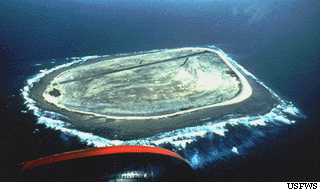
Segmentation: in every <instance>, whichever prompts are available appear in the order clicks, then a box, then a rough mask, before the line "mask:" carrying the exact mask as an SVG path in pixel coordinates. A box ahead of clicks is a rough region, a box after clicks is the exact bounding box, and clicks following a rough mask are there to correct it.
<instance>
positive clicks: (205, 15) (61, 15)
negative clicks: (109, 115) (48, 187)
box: [0, 0, 320, 181]
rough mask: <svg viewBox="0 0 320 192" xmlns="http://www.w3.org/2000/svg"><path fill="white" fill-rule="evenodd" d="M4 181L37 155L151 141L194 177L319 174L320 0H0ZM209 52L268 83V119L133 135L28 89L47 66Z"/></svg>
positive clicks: (298, 178) (264, 178) (301, 177)
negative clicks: (46, 101)
mask: <svg viewBox="0 0 320 192" xmlns="http://www.w3.org/2000/svg"><path fill="white" fill-rule="evenodd" d="M0 5H1V6H0V9H1V12H0V16H1V18H2V19H1V20H0V28H1V31H0V33H1V37H0V43H1V50H0V51H1V52H0V59H1V60H0V62H1V69H0V70H1V71H0V72H1V103H2V104H3V105H2V106H3V107H2V109H1V130H2V131H1V134H0V149H1V152H2V154H3V155H1V157H0V166H1V167H2V169H1V173H3V174H1V177H0V178H1V180H4V181H6V180H14V174H15V171H16V170H15V169H16V165H17V164H18V163H21V162H23V161H28V160H32V159H36V158H40V157H43V156H48V155H53V154H56V153H61V152H66V151H72V150H76V149H84V148H89V147H93V146H98V147H99V146H109V145H123V144H134V145H142V144H143V145H153V146H159V147H164V148H167V149H170V150H172V151H174V152H176V153H178V154H180V155H181V156H183V157H184V158H185V159H186V160H187V161H188V162H189V163H190V165H191V166H192V167H193V169H194V170H195V171H196V173H197V176H198V179H199V181H289V180H291V181H292V180H295V181H305V180H313V181H314V180H316V181H319V174H317V173H318V170H319V165H318V164H317V163H316V162H318V161H319V155H318V153H317V151H318V150H319V133H318V132H319V126H318V123H319V120H318V117H319V102H320V100H319V96H320V94H319V90H320V89H319V85H320V80H319V74H320V71H319V63H320V62H319V58H320V57H319V55H320V53H319V51H320V36H319V29H320V22H319V18H320V17H319V16H320V13H319V10H320V9H319V8H320V3H318V2H316V1H303V2H302V1H298V0H283V1H266V0H252V1H241V2H237V1H231V0H230V1H220V0H206V1H205V0H198V1H195V0H176V1H169V0H167V1H156V0H153V1H151V0H136V1H124V0H123V1H112V0H106V1H102V0H88V1H84V0H74V1H66V0H50V1H40V0H29V1H23V2H21V1H18V0H13V1H1V2H0ZM181 47H208V48H212V49H217V50H220V51H222V52H223V54H224V55H225V57H226V58H227V59H228V60H229V61H230V62H232V63H233V64H234V65H235V66H237V67H239V68H243V69H244V70H245V72H246V73H247V75H250V76H252V77H254V78H255V80H256V81H257V82H259V83H261V84H263V85H264V86H265V87H266V88H268V89H269V90H270V91H271V92H272V93H273V95H274V96H275V97H277V98H279V103H280V104H279V105H278V106H275V107H274V109H272V110H271V111H270V112H269V113H267V114H262V115H259V116H247V117H242V118H236V117H234V116H232V115H231V116H230V119H228V120H225V121H216V122H208V123H207V124H204V125H195V126H194V127H186V128H184V129H181V130H176V131H173V132H168V133H164V134H162V135H158V136H156V137H150V138H144V139H140V140H132V141H121V140H113V141H110V140H107V139H106V138H102V137H99V136H96V135H94V134H91V133H84V132H79V131H77V130H76V128H75V127H73V126H72V125H70V124H68V123H66V122H65V121H64V117H63V116H61V115H59V114H56V113H52V112H48V111H43V110H41V109H39V108H37V107H36V106H35V105H34V102H33V101H32V100H31V99H30V98H29V97H28V90H29V89H30V87H31V86H32V85H33V84H34V83H36V82H37V81H38V80H39V78H41V77H42V76H43V75H46V74H47V73H50V71H51V70H55V69H57V68H59V67H64V66H66V65H71V64H76V63H77V62H81V61H84V60H86V59H89V58H92V57H101V56H108V55H114V54H126V53H132V52H150V51H156V50H166V49H173V48H181Z"/></svg>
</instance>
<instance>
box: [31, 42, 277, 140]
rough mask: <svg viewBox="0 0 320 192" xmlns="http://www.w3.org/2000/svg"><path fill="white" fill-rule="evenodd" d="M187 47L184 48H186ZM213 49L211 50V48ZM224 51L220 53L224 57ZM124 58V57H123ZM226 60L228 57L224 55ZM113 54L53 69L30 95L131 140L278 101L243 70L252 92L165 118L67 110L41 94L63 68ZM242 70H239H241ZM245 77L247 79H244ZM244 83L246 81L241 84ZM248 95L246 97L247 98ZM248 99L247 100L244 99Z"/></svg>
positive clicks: (76, 120) (80, 125)
mask: <svg viewBox="0 0 320 192" xmlns="http://www.w3.org/2000/svg"><path fill="white" fill-rule="evenodd" d="M183 49H184V48H183ZM210 51H212V50H211V49H210ZM221 55H222V53H220V52H219V56H220V57H221ZM124 57H125V56H124ZM221 58H222V59H223V60H224V61H226V60H227V59H226V58H225V57H223V55H222V57H221ZM110 59H114V57H107V58H94V59H89V60H87V61H85V62H83V63H76V64H73V65H71V66H68V67H66V68H62V69H58V70H56V71H53V72H51V73H49V74H47V75H45V76H44V77H42V78H41V79H40V81H39V82H38V83H35V84H34V86H33V87H32V88H31V90H30V93H31V94H30V96H31V98H32V99H34V100H35V101H36V105H37V106H38V107H39V108H41V109H43V110H48V111H53V112H57V113H59V114H62V115H64V116H66V117H68V118H69V120H68V122H70V123H71V124H73V125H74V126H76V129H77V130H79V131H84V132H91V133H93V134H95V135H98V136H102V137H105V138H108V139H122V140H130V139H136V138H142V137H149V136H152V135H156V134H158V133H161V132H167V131H171V130H175V129H180V128H184V127H189V126H193V125H201V124H203V123H205V122H208V121H215V120H221V119H224V118H227V116H228V115H230V114H234V115H236V116H246V115H257V114H265V113H268V112H270V110H271V109H272V108H273V107H274V105H276V104H277V99H275V98H273V97H272V95H271V93H270V92H269V91H268V90H267V89H266V88H264V87H263V86H261V85H260V84H259V83H257V82H256V81H255V80H254V79H253V78H251V77H250V76H248V75H246V74H245V73H244V72H243V71H241V69H237V70H234V71H236V72H237V73H240V74H241V75H238V76H239V77H240V78H244V79H245V80H246V81H245V82H247V85H248V86H249V87H250V92H249V91H247V92H243V91H242V95H240V96H238V97H236V98H234V99H235V101H237V102H235V101H234V99H232V100H230V101H227V102H225V103H218V104H215V105H213V106H205V107H201V108H196V109H190V110H188V111H181V112H178V113H175V114H174V115H173V114H171V115H166V116H165V117H163V118H134V119H132V118H126V117H120V118H118V119H117V118H116V119H113V118H107V117H106V116H103V115H102V116H98V115H93V114H82V113H74V112H72V111H68V110H66V109H61V108H58V107H57V106H55V105H53V104H51V103H48V102H47V101H45V100H44V98H43V97H42V93H43V91H44V90H45V88H46V86H47V85H48V84H49V83H50V82H51V81H52V80H53V79H54V77H56V76H57V75H58V74H60V73H61V72H63V71H66V70H68V69H71V68H73V67H77V66H78V65H87V64H90V63H95V62H97V61H102V60H110ZM226 63H228V65H231V67H233V68H235V69H236V67H235V66H233V65H232V64H231V63H230V62H229V61H228V62H226ZM238 70H239V71H238ZM245 77H246V78H245ZM242 84H243V83H242ZM246 97H247V98H246ZM243 98H246V99H243Z"/></svg>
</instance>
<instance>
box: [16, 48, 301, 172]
mask: <svg viewBox="0 0 320 192" xmlns="http://www.w3.org/2000/svg"><path fill="white" fill-rule="evenodd" d="M202 48H203V47H202ZM208 48H210V49H214V50H216V51H218V52H220V53H221V55H222V56H223V57H224V58H225V59H226V60H228V61H229V62H230V63H232V64H233V65H234V66H235V67H236V68H238V69H241V70H242V71H243V72H244V73H246V75H248V76H251V77H252V78H253V79H254V80H255V81H257V82H258V83H260V84H261V85H262V86H264V87H265V88H266V89H267V90H269V91H270V93H271V94H272V95H273V97H275V98H277V100H278V101H279V105H278V106H276V107H275V108H273V109H272V110H271V111H270V112H269V113H267V114H265V115H257V116H245V117H241V118H236V117H233V116H232V115H230V117H229V119H228V120H224V121H214V122H207V123H206V124H204V125H199V126H194V127H185V128H183V129H179V130H174V131H170V132H166V133H162V134H159V135H156V136H152V137H148V138H143V139H136V140H130V141H121V140H108V139H105V138H102V137H99V136H96V135H93V134H92V133H85V132H81V131H78V130H75V129H72V128H71V127H72V126H71V125H70V124H69V123H66V122H64V121H63V120H62V119H63V118H67V117H65V116H63V115H61V114H58V113H54V112H50V111H45V110H42V109H40V108H38V107H37V106H36V104H35V101H34V100H33V99H31V98H30V95H29V91H30V89H31V88H32V87H33V85H34V84H35V83H36V82H39V81H40V79H41V78H42V77H44V76H45V75H47V74H48V73H51V72H53V71H55V70H57V69H60V68H62V67H68V66H70V65H73V64H76V63H81V62H84V61H86V60H88V59H91V58H97V57H100V56H88V57H82V58H72V59H74V61H72V62H70V63H66V64H63V65H59V66H56V67H55V68H52V69H49V70H40V72H39V73H38V74H36V75H35V76H33V77H32V78H30V79H28V80H27V85H26V86H25V87H24V88H23V89H21V93H22V96H23V98H24V99H25V103H24V104H25V105H26V106H27V108H28V110H29V111H31V112H32V113H33V114H34V115H35V116H37V117H38V123H39V124H45V125H46V126H47V127H48V128H52V129H56V130H60V131H62V132H64V133H66V134H67V135H69V136H78V137H79V138H80V139H81V140H82V141H84V142H86V143H87V144H88V145H91V144H93V145H95V146H96V147H103V146H114V145H128V144H130V145H152V146H160V147H161V146H163V145H165V144H166V143H170V144H171V145H173V146H174V147H175V148H176V149H179V150H183V149H188V150H189V148H188V146H189V145H191V144H195V145H201V143H199V142H200V141H198V138H209V137H210V138H221V139H228V138H229V137H227V136H226V135H227V134H229V130H228V129H227V128H226V127H227V125H231V126H239V125H241V126H242V127H243V128H247V129H246V130H250V131H251V133H252V134H253V135H254V137H255V138H247V139H248V140H247V141H245V142H243V143H242V144H238V145H233V146H230V147H229V148H228V147H224V148H220V149H215V148H210V149H208V151H206V152H201V151H199V150H197V149H194V150H193V151H192V152H187V150H186V151H185V153H184V155H185V156H184V158H185V159H186V160H187V161H188V162H189V163H190V164H191V166H193V168H198V167H200V166H202V165H203V164H204V163H206V162H209V161H212V160H213V159H217V158H222V157H223V156H227V155H240V154H243V153H244V151H245V149H246V148H249V147H251V146H253V145H255V143H254V142H253V139H259V138H263V137H265V135H266V134H268V132H267V131H262V130H261V129H253V128H256V127H268V126H270V125H272V126H275V125H276V126H283V125H289V124H292V123H295V122H296V121H295V119H297V118H305V116H304V115H303V114H301V112H300V111H299V109H297V108H296V107H294V106H293V104H292V103H291V102H288V101H285V100H282V99H281V98H280V97H279V96H278V95H277V94H275V93H274V92H273V91H272V90H271V89H270V88H268V87H267V86H266V85H265V84H264V83H262V82H261V81H260V80H259V79H257V78H256V77H255V76H254V75H253V74H251V73H250V72H249V71H247V70H246V69H244V68H243V67H242V66H240V65H239V64H238V63H237V62H236V61H234V60H233V59H232V58H230V57H229V56H228V55H227V54H226V53H224V52H223V51H222V50H220V49H219V48H217V47H215V46H213V45H211V46H208ZM164 50H170V49H161V50H151V51H144V52H138V53H150V52H158V51H164ZM120 55H128V54H118V56H120ZM107 56H108V55H106V56H101V57H107ZM37 65H39V66H40V65H41V64H37ZM22 112H24V111H22ZM239 134H240V132H239ZM250 139H252V141H251V140H250ZM225 141H227V142H229V141H228V140H225ZM230 142H232V141H230ZM241 151H242V152H241Z"/></svg>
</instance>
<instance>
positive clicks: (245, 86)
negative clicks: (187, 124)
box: [42, 48, 252, 120]
mask: <svg viewBox="0 0 320 192" xmlns="http://www.w3.org/2000/svg"><path fill="white" fill-rule="evenodd" d="M186 49H190V48H180V49H174V50H169V51H164V52H171V51H180V50H186ZM192 49H201V50H204V51H210V52H214V53H216V54H218V55H219V56H220V58H221V59H222V60H223V61H224V62H225V64H227V65H228V66H229V67H230V68H231V69H232V70H233V71H234V72H235V73H236V74H237V76H238V77H239V78H240V80H241V83H242V87H241V89H242V90H241V91H240V94H239V95H237V96H236V97H235V98H233V99H231V100H228V101H224V102H222V103H216V104H212V105H207V106H203V107H196V108H193V109H186V110H183V111H178V112H174V113H169V114H165V115H152V116H127V117H126V116H113V115H103V114H99V113H93V112H85V111H79V110H73V109H69V108H67V107H65V106H64V105H61V104H56V103H54V102H53V101H52V98H51V97H48V96H47V95H45V94H43V95H42V96H43V97H44V100H46V101H47V102H48V103H51V104H54V105H56V106H57V107H58V108H60V109H64V110H68V111H70V112H74V113H81V114H85V115H93V116H95V117H100V118H101V117H103V118H108V119H123V120H134V119H137V120H139V119H159V118H168V117H172V116H176V115H181V114H185V113H190V112H194V111H198V110H203V109H207V108H212V107H217V106H225V105H231V104H235V103H239V102H241V101H243V100H245V99H247V98H249V97H250V96H251V94H252V89H251V87H250V85H249V83H248V81H247V80H246V78H245V77H244V76H243V75H242V74H241V73H240V72H239V71H238V70H237V69H236V68H235V67H234V66H233V65H232V64H231V63H230V62H229V61H228V60H227V59H226V58H225V57H224V56H223V55H222V53H221V52H219V51H215V50H212V49H208V48H192ZM75 67H77V66H75ZM64 72H65V71H64ZM64 72H62V73H64ZM53 81H54V80H52V81H51V82H50V84H53V83H52V82H53Z"/></svg>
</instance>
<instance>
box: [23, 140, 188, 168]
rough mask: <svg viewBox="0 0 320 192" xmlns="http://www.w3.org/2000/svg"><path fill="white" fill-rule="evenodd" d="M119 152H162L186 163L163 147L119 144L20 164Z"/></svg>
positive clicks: (43, 163) (25, 166) (28, 166)
mask: <svg viewBox="0 0 320 192" xmlns="http://www.w3.org/2000/svg"><path fill="white" fill-rule="evenodd" d="M121 153H154V154H162V155H168V156H172V157H175V158H178V159H181V160H183V161H184V162H186V163H188V162H187V161H186V160H185V159H183V158H182V157H181V156H180V155H178V154H176V153H174V152H172V151H170V150H167V149H163V148H158V147H153V146H145V145H142V146H137V145H120V146H109V147H99V148H89V149H82V150H78V151H71V152H65V153H60V154H57V155H52V156H48V157H43V158H40V159H36V160H32V161H28V162H23V163H20V165H22V164H25V165H24V166H23V167H22V169H21V170H25V169H28V168H33V167H37V166H40V165H45V164H50V163H55V162H60V161H66V160H71V159H77V158H84V157H92V156H98V155H109V154H121Z"/></svg>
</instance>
